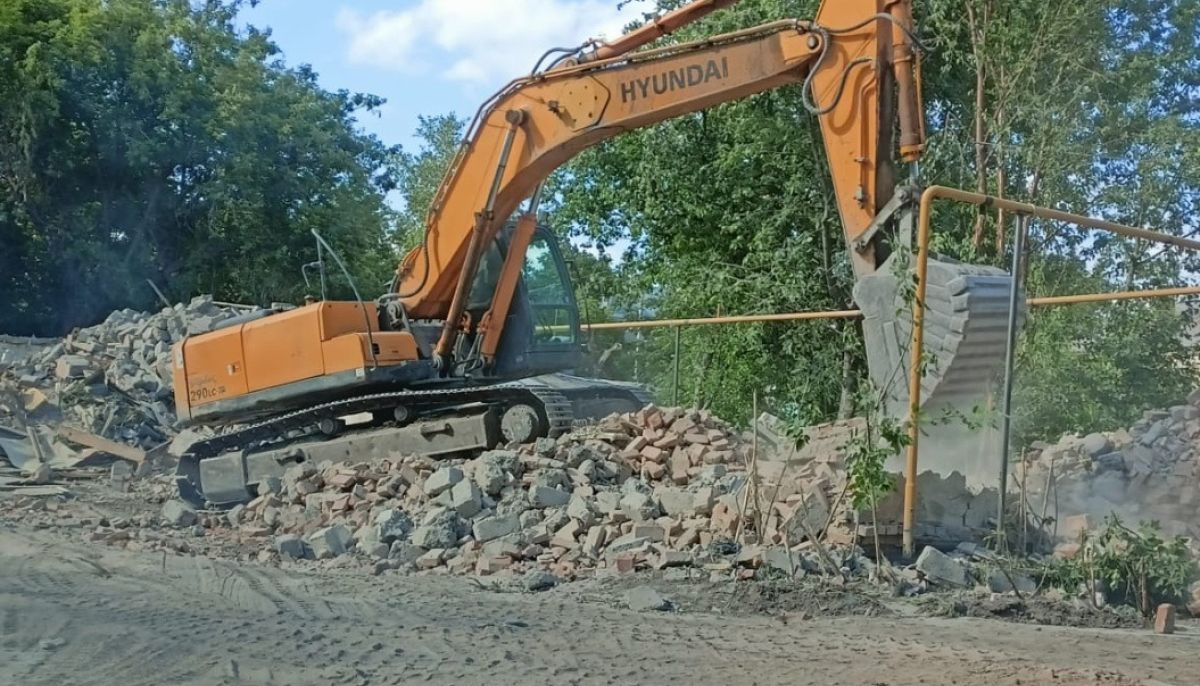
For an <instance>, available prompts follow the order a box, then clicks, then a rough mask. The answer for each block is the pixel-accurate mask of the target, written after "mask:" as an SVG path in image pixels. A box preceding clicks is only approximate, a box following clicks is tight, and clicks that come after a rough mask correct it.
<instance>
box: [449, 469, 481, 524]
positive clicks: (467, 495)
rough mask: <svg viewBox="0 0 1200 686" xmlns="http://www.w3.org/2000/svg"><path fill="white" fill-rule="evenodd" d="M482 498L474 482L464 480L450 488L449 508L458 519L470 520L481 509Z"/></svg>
mask: <svg viewBox="0 0 1200 686" xmlns="http://www.w3.org/2000/svg"><path fill="white" fill-rule="evenodd" d="M482 497H483V494H482V493H480V491H479V487H478V486H476V485H475V482H474V481H468V480H466V479H464V480H462V481H459V482H458V483H456V484H454V486H453V487H451V488H450V507H451V508H453V509H454V511H455V512H457V513H458V514H459V516H460V517H463V518H465V519H470V518H471V517H474V516H475V515H477V514H479V511H480V510H481V509H483V505H482Z"/></svg>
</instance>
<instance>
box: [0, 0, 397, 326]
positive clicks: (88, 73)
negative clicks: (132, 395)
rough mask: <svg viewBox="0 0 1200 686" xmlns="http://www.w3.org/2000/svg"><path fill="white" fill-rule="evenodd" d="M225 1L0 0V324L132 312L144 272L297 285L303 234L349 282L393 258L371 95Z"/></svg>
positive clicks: (387, 159) (164, 280)
mask: <svg viewBox="0 0 1200 686" xmlns="http://www.w3.org/2000/svg"><path fill="white" fill-rule="evenodd" d="M239 7H240V2H228V3H222V2H215V1H214V2H206V3H190V2H187V1H186V0H110V1H108V2H100V1H99V0H44V1H43V0H13V1H12V2H6V3H4V4H3V6H2V7H0V241H2V243H3V245H4V246H5V250H4V251H3V252H2V253H0V290H2V291H3V292H4V293H5V294H6V297H5V298H4V299H3V301H2V302H0V330H6V331H13V332H21V333H43V334H49V333H61V332H63V331H65V330H67V329H69V328H71V327H73V326H77V325H80V324H86V323H91V322H94V321H96V320H97V319H100V318H102V317H103V316H104V314H105V313H106V312H107V311H109V310H111V309H114V308H118V307H129V306H133V307H149V306H152V305H153V303H154V299H155V298H154V294H153V292H152V291H151V290H150V289H149V287H148V286H147V284H146V283H145V280H146V279H151V280H152V281H154V282H156V283H157V284H158V285H159V286H161V287H162V288H163V290H165V291H166V292H167V293H168V294H169V295H171V296H172V297H175V298H179V299H183V298H187V297H190V296H191V295H194V294H196V293H200V292H211V293H215V294H216V295H217V296H218V297H220V298H223V299H229V300H240V301H251V302H259V303H265V302H269V301H271V300H296V299H298V298H299V297H300V296H301V295H302V294H303V282H302V280H301V275H300V266H301V265H302V264H304V263H305V262H308V261H310V260H312V259H313V257H314V255H315V249H314V243H313V240H312V236H311V234H310V230H312V229H317V230H319V231H320V232H321V233H322V234H323V235H324V236H325V238H326V239H327V240H329V241H330V242H331V243H332V244H333V245H334V246H335V248H336V249H337V250H338V251H339V253H341V254H342V255H343V257H344V258H345V259H346V260H347V262H348V263H349V264H350V266H351V269H352V271H353V272H354V276H355V277H356V278H357V279H358V281H359V282H360V286H361V287H363V289H364V290H367V291H368V292H369V291H371V290H375V291H378V290H380V284H383V283H385V282H386V280H387V275H388V273H389V272H390V271H391V269H392V268H393V265H394V255H393V252H392V250H391V246H390V243H389V240H388V232H389V230H390V225H391V220H392V218H391V212H390V210H389V209H388V207H387V205H386V204H385V202H384V195H385V193H386V192H387V191H388V190H390V189H391V188H392V187H393V185H394V183H395V181H394V178H393V176H394V174H393V168H392V166H393V165H392V161H393V160H392V158H391V154H392V151H391V150H389V149H388V148H387V147H386V146H384V145H383V144H382V143H381V142H380V141H378V140H377V139H375V138H373V137H371V136H367V135H364V134H362V133H361V132H360V131H359V130H358V129H357V126H356V123H355V117H356V116H357V114H358V113H360V112H369V111H371V110H372V109H374V108H376V107H378V106H379V105H380V104H381V102H382V101H381V100H380V99H379V98H376V97H374V96H369V95H360V94H352V93H349V92H346V91H338V92H328V91H325V90H323V89H322V88H320V87H319V86H318V85H317V75H316V74H315V73H314V72H313V71H312V70H311V69H309V68H308V67H305V66H301V67H298V68H289V67H287V66H286V65H285V64H284V63H283V62H282V60H281V59H280V58H279V57H278V50H277V48H276V47H275V45H274V44H273V43H272V42H271V40H270V37H269V35H268V34H266V33H263V32H260V31H257V30H255V29H253V28H251V29H248V30H246V31H244V32H240V33H239V31H238V29H237V28H236V26H235V19H236V16H237V11H238V9H239Z"/></svg>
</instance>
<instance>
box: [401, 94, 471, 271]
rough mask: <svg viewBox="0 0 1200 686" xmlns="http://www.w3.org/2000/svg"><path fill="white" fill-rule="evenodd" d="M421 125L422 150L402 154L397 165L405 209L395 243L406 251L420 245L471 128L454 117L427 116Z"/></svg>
mask: <svg viewBox="0 0 1200 686" xmlns="http://www.w3.org/2000/svg"><path fill="white" fill-rule="evenodd" d="M418 121H419V123H418V125H417V131H416V135H417V138H418V139H419V140H420V141H421V147H420V150H418V151H417V152H415V153H413V152H408V151H403V150H402V151H400V152H399V153H398V154H397V163H396V166H397V179H398V183H397V187H396V192H397V193H398V194H399V196H400V201H401V204H402V209H401V210H400V212H399V216H398V217H397V219H396V233H395V240H396V243H397V245H398V246H400V247H401V248H404V249H409V248H412V247H414V246H416V245H417V244H418V243H420V241H421V236H423V235H424V233H425V218H426V215H427V214H428V212H429V207H430V205H432V204H433V199H434V196H436V195H437V191H438V187H439V186H440V185H441V183H442V178H443V177H444V176H445V175H446V170H447V169H449V168H450V163H451V162H452V161H453V160H454V155H455V153H456V152H457V151H458V146H459V143H460V142H461V141H462V137H463V132H464V131H465V129H466V126H467V122H466V120H463V119H460V118H458V117H457V116H455V115H453V114H443V115H436V116H428V117H424V116H423V117H419V118H418Z"/></svg>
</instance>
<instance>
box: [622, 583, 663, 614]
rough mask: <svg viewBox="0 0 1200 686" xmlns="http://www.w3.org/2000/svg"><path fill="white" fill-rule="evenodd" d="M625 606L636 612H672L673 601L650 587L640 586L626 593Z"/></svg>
mask: <svg viewBox="0 0 1200 686" xmlns="http://www.w3.org/2000/svg"><path fill="white" fill-rule="evenodd" d="M625 606H626V607H628V608H629V609H630V610H633V611H634V612H646V611H649V610H670V609H671V601H669V600H667V599H666V598H664V597H662V596H661V595H659V593H658V591H656V590H654V589H653V588H650V587H649V586H638V587H637V588H631V589H629V590H628V591H626V592H625Z"/></svg>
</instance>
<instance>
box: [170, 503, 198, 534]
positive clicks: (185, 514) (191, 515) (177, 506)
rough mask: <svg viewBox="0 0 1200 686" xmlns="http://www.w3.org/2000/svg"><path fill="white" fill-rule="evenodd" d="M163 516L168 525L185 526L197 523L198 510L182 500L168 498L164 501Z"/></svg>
mask: <svg viewBox="0 0 1200 686" xmlns="http://www.w3.org/2000/svg"><path fill="white" fill-rule="evenodd" d="M162 518H163V521H164V522H166V524H167V526H173V527H176V528H183V527H185V526H191V525H193V524H195V523H196V511H195V510H193V509H192V506H191V505H188V504H187V503H185V502H183V501H182V500H168V501H167V502H165V503H163V506H162Z"/></svg>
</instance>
